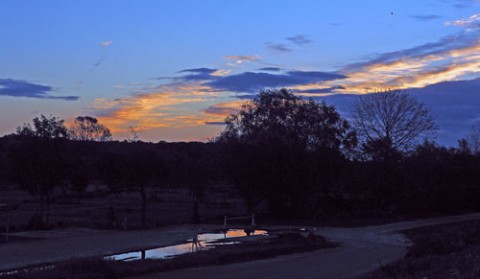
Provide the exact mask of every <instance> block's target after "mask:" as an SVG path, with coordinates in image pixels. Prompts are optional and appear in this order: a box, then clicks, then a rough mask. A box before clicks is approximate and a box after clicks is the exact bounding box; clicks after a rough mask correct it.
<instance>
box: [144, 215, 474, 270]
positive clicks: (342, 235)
mask: <svg viewBox="0 0 480 279" xmlns="http://www.w3.org/2000/svg"><path fill="white" fill-rule="evenodd" d="M473 219H480V214H469V215H461V216H448V217H440V218H433V219H425V220H417V221H410V222H401V223H393V224H387V225H380V226H372V227H361V228H349V229H341V228H325V229H322V230H320V231H318V234H320V235H323V236H325V237H327V238H328V239H329V240H331V241H334V242H339V243H341V246H340V247H337V248H334V249H328V250H320V251H316V252H311V253H303V254H295V255H289V256H281V257H276V258H272V259H266V260H259V261H252V262H245V263H238V264H231V265H224V266H212V267H202V268H190V269H185V270H179V271H174V272H167V273H159V274H153V275H148V276H142V277H137V279H140V278H141V279H160V278H173V279H175V278H182V279H187V278H195V279H197V278H213V279H215V278H229V279H236V278H238V279H240V278H262V279H269V278H355V277H357V276H358V275H361V274H363V273H366V272H368V271H370V270H373V269H376V268H378V267H379V266H380V265H384V264H387V263H390V262H393V261H395V260H397V259H399V258H401V257H403V256H404V255H405V252H406V250H407V247H408V245H409V244H410V242H409V240H408V239H406V238H405V237H404V236H403V235H402V234H399V233H396V231H398V230H404V229H410V228H416V227H422V226H428V225H436V224H444V223H450V222H458V221H464V220H473Z"/></svg>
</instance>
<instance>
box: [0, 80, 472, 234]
mask: <svg viewBox="0 0 480 279" xmlns="http://www.w3.org/2000/svg"><path fill="white" fill-rule="evenodd" d="M387 94H392V96H390V97H389V96H387ZM372 96H373V97H372V98H380V99H379V100H381V102H386V103H387V104H389V105H388V106H387V107H386V108H385V109H388V108H392V109H393V111H394V112H398V113H400V114H401V115H409V114H410V113H412V111H413V112H415V110H417V113H418V115H417V114H415V113H414V115H413V116H414V119H416V120H411V121H409V120H408V119H407V120H405V119H402V120H398V119H399V118H395V117H394V116H395V114H391V113H387V112H388V110H385V109H380V110H379V111H373V112H369V114H367V115H364V116H365V117H364V118H357V119H355V118H354V123H355V124H356V125H354V126H353V127H352V126H351V125H350V124H349V122H348V121H347V120H345V119H343V118H342V117H341V116H340V114H339V113H338V112H337V111H336V110H335V108H334V107H332V106H329V105H327V104H326V103H317V102H314V101H312V100H304V99H301V98H299V97H297V96H295V95H294V94H292V93H291V92H289V91H288V90H286V89H279V90H266V91H261V92H260V93H259V95H258V96H257V97H256V98H255V99H253V100H252V101H249V102H247V103H245V104H244V105H243V106H242V107H241V108H240V110H239V111H238V113H236V114H233V115H231V116H229V117H228V118H227V119H226V122H227V126H226V128H225V130H224V131H223V132H222V133H221V134H220V135H219V136H218V138H217V139H216V140H214V141H212V142H207V143H200V142H190V143H166V142H159V143H145V142H141V141H136V142H128V141H124V142H118V141H102V140H103V139H105V140H107V139H109V138H108V137H102V136H100V137H99V138H98V137H95V136H92V137H90V135H89V136H86V137H84V138H83V139H90V140H69V137H68V135H69V133H68V129H67V128H66V127H65V125H64V121H63V120H61V119H59V118H57V117H53V116H50V117H45V116H43V115H42V116H40V117H36V118H34V120H33V124H32V125H29V124H25V125H24V126H23V127H20V128H19V129H18V130H17V133H16V134H12V135H8V136H4V137H1V138H0V182H1V183H2V185H11V186H10V188H8V187H6V186H4V187H3V188H2V191H9V189H16V188H18V189H23V190H25V191H27V192H28V193H30V194H32V196H34V197H35V200H36V205H38V210H37V211H36V213H35V212H32V218H31V226H30V227H31V228H40V227H42V226H43V227H47V225H49V226H52V225H55V224H52V223H51V222H50V220H49V216H50V212H49V208H50V207H51V204H52V203H55V202H56V201H59V200H62V201H69V200H71V199H67V198H65V197H68V198H70V197H75V198H76V201H81V200H84V199H88V198H91V197H96V196H100V195H103V196H111V195H113V193H118V192H135V193H138V195H139V199H138V200H135V199H132V200H131V201H129V202H130V203H132V204H127V205H125V206H126V207H129V208H140V210H139V212H140V215H139V216H140V217H139V218H138V220H139V224H140V225H141V226H142V227H150V226H152V225H153V224H154V223H152V222H150V221H149V218H148V212H150V214H152V211H149V205H150V204H151V203H152V202H161V201H162V199H159V198H158V197H157V194H158V193H159V192H161V191H163V190H164V189H177V190H179V191H177V192H175V193H181V192H182V191H183V193H186V195H187V196H186V198H184V199H183V198H182V199H180V200H184V201H185V202H188V203H189V206H190V207H189V211H190V210H191V211H190V212H191V214H190V213H188V214H184V213H176V212H174V211H173V210H170V211H169V212H165V213H164V212H158V213H155V215H162V214H178V216H188V217H187V218H184V219H181V220H184V222H203V221H207V222H208V221H212V220H216V222H221V218H222V216H221V215H220V213H218V212H217V213H211V212H215V211H209V212H210V213H208V214H207V213H205V212H207V211H205V209H206V208H207V207H208V206H207V205H206V203H208V200H209V198H210V196H214V195H216V194H218V193H220V192H222V191H225V193H226V192H227V190H225V189H235V191H236V192H232V195H233V196H234V197H241V198H242V199H243V201H244V203H245V205H246V209H245V211H247V212H237V213H238V214H252V213H255V216H256V217H257V218H259V220H262V219H263V220H265V219H269V220H287V219H289V220H304V221H308V222H314V223H316V222H317V223H318V222H337V221H338V220H342V219H345V220H350V221H351V222H354V220H360V219H372V218H391V219H395V218H409V217H419V216H428V215H439V214H453V213H463V212H471V211H477V210H480V204H479V203H478V200H479V199H480V172H479V171H478V170H479V169H480V154H479V153H478V152H476V148H475V146H476V145H475V142H474V140H472V137H470V136H469V135H466V138H465V139H464V140H460V141H459V146H458V147H452V148H446V147H443V146H439V145H438V144H437V143H435V142H434V141H431V140H430V141H429V140H427V141H424V142H423V143H418V142H419V140H420V138H421V137H422V135H423V134H424V133H427V134H429V133H430V132H432V131H433V130H434V128H435V127H436V125H435V124H434V123H433V120H432V118H431V116H430V115H429V114H428V112H427V111H426V110H425V109H424V107H423V105H422V104H420V103H418V102H417V101H415V100H411V99H410V97H409V96H407V95H404V93H402V92H395V91H394V92H382V93H378V94H375V95H372ZM391 97H392V98H393V97H394V98H393V99H390V98H391ZM362 98H363V97H362ZM373 101H378V100H373ZM397 102H400V103H397ZM380 108H381V107H380ZM407 108H408V109H407ZM402 109H407V110H408V112H409V113H406V114H402V113H401V111H402ZM356 110H357V112H358V111H360V112H361V107H357V108H356ZM383 112H385V113H387V114H386V116H391V117H392V118H387V119H386V120H388V121H390V120H391V121H392V123H393V124H389V126H388V127H387V126H385V127H383V128H385V130H378V131H373V132H372V131H370V135H369V134H367V133H368V132H369V131H368V130H363V131H362V129H364V128H365V127H371V126H369V125H371V123H370V122H364V123H363V124H362V121H359V120H362V119H364V120H365V121H367V120H368V118H366V116H368V115H374V116H375V115H376V116H381V115H382V114H378V115H377V114H376V113H383ZM392 115H393V116H392ZM415 115H416V116H415ZM415 117H418V118H415ZM82 119H83V120H81V119H78V120H79V121H80V122H82V121H87V122H89V125H90V124H98V125H100V124H99V123H98V121H97V122H95V121H94V120H93V119H94V118H93V117H83V118H82ZM396 119H397V120H396ZM388 121H387V122H385V123H390V122H388ZM399 123H400V124H399ZM411 123H414V124H415V123H417V124H418V125H419V126H418V127H414V130H413V131H410V132H408V129H410V126H409V125H410V124H411ZM407 124H408V127H406V126H403V128H402V126H400V127H396V126H395V125H407ZM359 125H360V126H359ZM362 125H363V126H362ZM392 125H393V126H392ZM101 127H103V128H104V129H105V130H104V131H107V130H108V128H107V127H105V126H103V125H102V126H101ZM103 128H102V129H103ZM377 128H378V129H380V128H381V129H383V128H382V127H381V125H379V127H377ZM387 128H388V131H389V132H388V133H387ZM102 129H100V130H102ZM86 130H87V131H88V129H86ZM357 132H358V134H359V138H360V141H361V143H362V145H361V146H358V144H357V136H356V135H357ZM384 132H385V133H384ZM94 134H95V133H93V134H92V135H94ZM101 134H102V133H101ZM77 139H78V138H77ZM356 155H359V156H356ZM93 185H95V187H97V188H98V187H103V188H102V189H104V190H102V191H100V192H99V191H93V190H92V189H93V188H95V187H93ZM99 185H100V186H99ZM182 189H183V190H182ZM180 190H181V191H180ZM228 191H230V190H228ZM172 193H173V192H172ZM224 197H226V196H225V195H224ZM231 197H232V196H230V198H224V200H223V201H222V202H223V204H224V205H225V208H227V207H228V204H229V202H231V200H232V198H231ZM137 201H138V202H137ZM0 202H6V203H8V202H9V201H8V200H1V201H0ZM242 208H243V207H242ZM232 210H233V207H232ZM238 210H244V209H238ZM105 215H108V216H109V217H108V218H105V219H106V221H108V226H109V227H111V225H112V224H114V223H115V222H114V221H115V220H114V219H115V208H113V206H112V204H105ZM112 216H113V217H112ZM150 216H151V215H150ZM152 217H154V216H152ZM182 218H183V217H182ZM352 220H353V221H352ZM14 221H15V220H14ZM350 221H349V222H350ZM18 222H21V221H18ZM22 222H23V221H22ZM17 225H18V226H19V227H20V226H21V224H17ZM27 225H28V224H27Z"/></svg>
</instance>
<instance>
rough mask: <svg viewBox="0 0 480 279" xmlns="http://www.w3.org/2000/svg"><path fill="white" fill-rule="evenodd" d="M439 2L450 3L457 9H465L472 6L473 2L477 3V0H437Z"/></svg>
mask: <svg viewBox="0 0 480 279" xmlns="http://www.w3.org/2000/svg"><path fill="white" fill-rule="evenodd" d="M439 1H440V2H445V3H450V4H452V5H453V6H454V7H455V8H457V9H465V8H468V7H470V6H472V5H473V4H475V3H479V2H480V1H478V0H439Z"/></svg>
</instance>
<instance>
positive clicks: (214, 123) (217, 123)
mask: <svg viewBox="0 0 480 279" xmlns="http://www.w3.org/2000/svg"><path fill="white" fill-rule="evenodd" d="M205 124H207V125H225V121H218V122H217V121H207V122H205Z"/></svg>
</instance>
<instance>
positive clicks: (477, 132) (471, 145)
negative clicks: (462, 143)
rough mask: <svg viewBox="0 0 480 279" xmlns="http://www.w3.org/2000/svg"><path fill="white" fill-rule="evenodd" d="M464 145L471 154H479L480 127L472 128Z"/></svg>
mask: <svg viewBox="0 0 480 279" xmlns="http://www.w3.org/2000/svg"><path fill="white" fill-rule="evenodd" d="M466 145H467V148H468V150H469V151H470V152H471V153H472V154H479V153H480V125H476V126H472V128H471V129H470V132H469V133H468V137H467V139H466Z"/></svg>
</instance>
